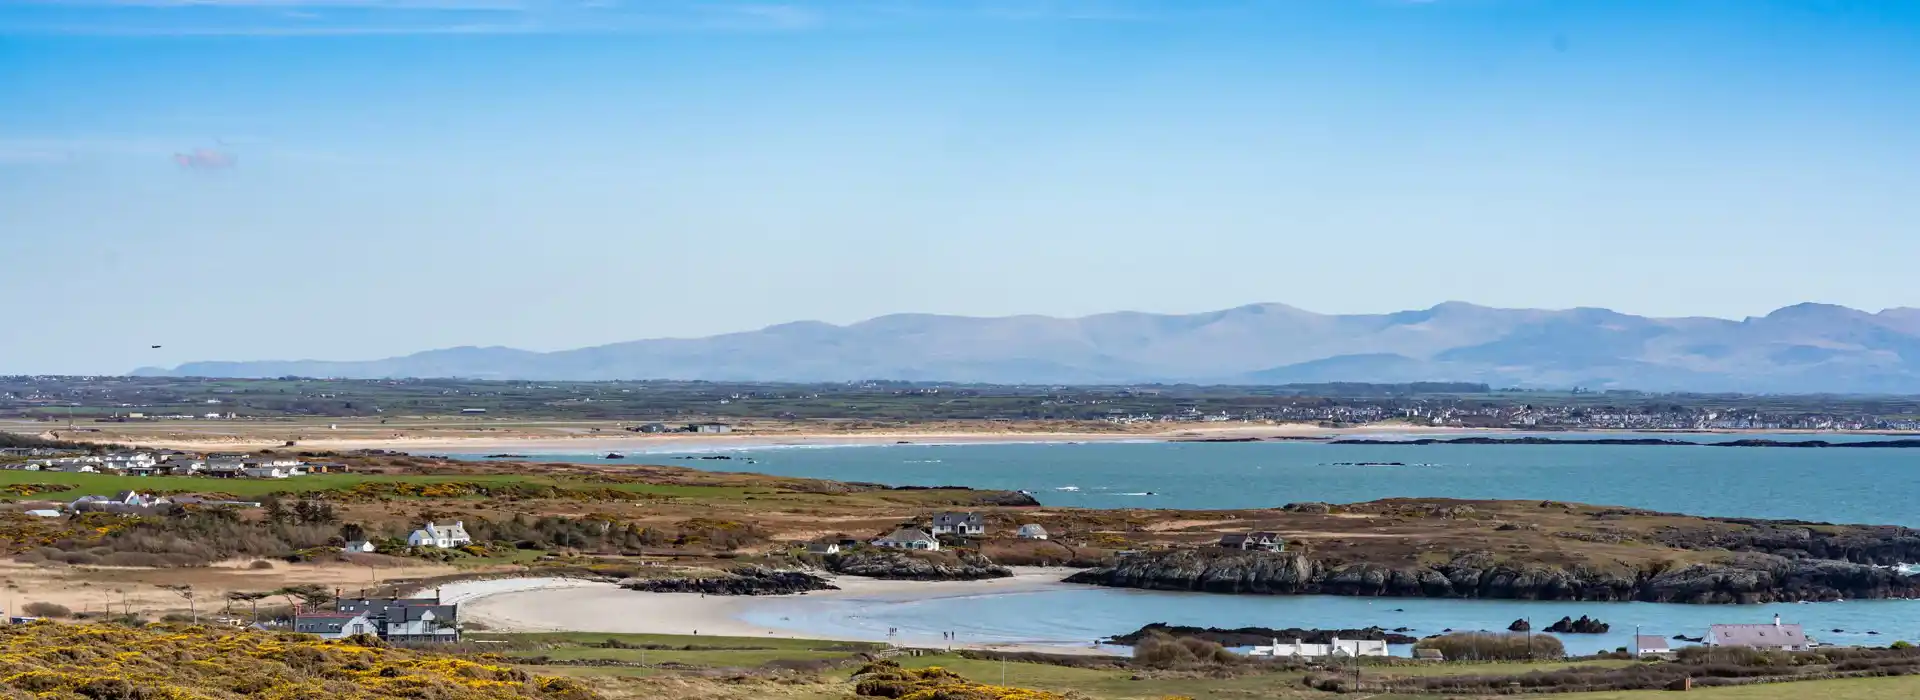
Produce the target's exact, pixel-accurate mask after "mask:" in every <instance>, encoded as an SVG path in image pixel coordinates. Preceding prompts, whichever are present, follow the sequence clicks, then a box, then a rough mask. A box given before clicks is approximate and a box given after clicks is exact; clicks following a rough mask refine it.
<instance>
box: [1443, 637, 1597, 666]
mask: <svg viewBox="0 0 1920 700" xmlns="http://www.w3.org/2000/svg"><path fill="white" fill-rule="evenodd" d="M1414 648H1416V649H1439V650H1440V653H1442V654H1445V655H1446V657H1447V660H1448V661H1527V660H1532V659H1558V658H1562V657H1564V656H1566V655H1567V648H1566V647H1565V646H1564V645H1562V644H1561V643H1560V640H1559V639H1556V638H1554V637H1551V636H1548V635H1544V634H1536V635H1525V634H1514V633H1500V632H1455V633H1452V634H1443V635H1440V636H1438V637H1428V638H1426V639H1422V640H1420V642H1419V643H1418V644H1415V645H1414Z"/></svg>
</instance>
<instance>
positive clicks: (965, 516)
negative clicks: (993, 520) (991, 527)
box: [933, 513, 987, 537]
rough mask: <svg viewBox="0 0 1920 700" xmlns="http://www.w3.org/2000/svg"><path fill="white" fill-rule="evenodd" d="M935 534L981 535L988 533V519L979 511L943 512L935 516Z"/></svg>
mask: <svg viewBox="0 0 1920 700" xmlns="http://www.w3.org/2000/svg"><path fill="white" fill-rule="evenodd" d="M933 534H936V535H955V536H958V537H979V536H982V535H985V534H987V521H986V519H985V518H982V517H980V514H979V513H941V514H939V515H935V516H933Z"/></svg>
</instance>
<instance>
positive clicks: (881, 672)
mask: <svg viewBox="0 0 1920 700" xmlns="http://www.w3.org/2000/svg"><path fill="white" fill-rule="evenodd" d="M853 681H854V689H853V694H854V695H856V696H860V697H869V698H894V699H895V700H1066V698H1065V697H1064V696H1061V695H1058V694H1055V693H1049V692H1046V691H1042V690H1027V689H1024V688H1007V687H1002V686H997V685H985V684H981V683H975V682H973V681H969V680H967V679H966V678H964V677H962V676H961V675H960V674H957V673H954V672H952V671H948V670H946V669H944V668H940V667H939V666H931V667H928V668H923V669H917V670H909V669H904V668H901V667H900V664H897V663H894V662H892V661H875V662H873V663H870V664H867V665H866V666H863V667H861V668H860V670H859V671H858V672H856V673H854V675H853Z"/></svg>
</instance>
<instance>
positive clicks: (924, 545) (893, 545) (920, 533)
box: [873, 527, 940, 552]
mask: <svg viewBox="0 0 1920 700" xmlns="http://www.w3.org/2000/svg"><path fill="white" fill-rule="evenodd" d="M873 546H875V547H887V548H890V549H915V550H921V551H926V552H938V551H940V540H938V539H934V536H933V535H929V534H927V533H926V531H925V530H921V529H918V528H911V527H903V528H900V529H898V530H894V531H893V532H892V533H889V534H888V535H887V536H886V537H882V538H880V539H877V540H874V541H873Z"/></svg>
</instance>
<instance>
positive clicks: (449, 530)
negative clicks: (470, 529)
mask: <svg viewBox="0 0 1920 700" xmlns="http://www.w3.org/2000/svg"><path fill="white" fill-rule="evenodd" d="M469 544H473V538H472V537H469V536H468V535H467V524H466V522H465V521H460V520H455V521H453V524H452V525H439V524H435V523H427V526H426V527H423V528H420V529H418V530H414V531H413V532H412V533H411V534H409V535H407V546H409V547H440V548H447V547H462V546H466V545H469Z"/></svg>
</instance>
